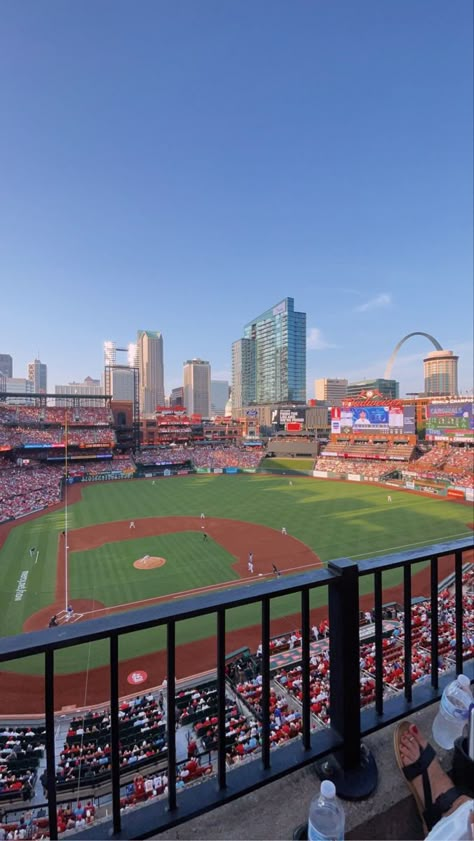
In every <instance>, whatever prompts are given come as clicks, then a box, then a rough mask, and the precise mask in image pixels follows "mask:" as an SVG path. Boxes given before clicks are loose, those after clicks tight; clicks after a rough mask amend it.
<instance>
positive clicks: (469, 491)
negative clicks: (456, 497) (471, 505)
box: [466, 488, 474, 502]
mask: <svg viewBox="0 0 474 841" xmlns="http://www.w3.org/2000/svg"><path fill="white" fill-rule="evenodd" d="M466 501H467V502H474V488H466Z"/></svg>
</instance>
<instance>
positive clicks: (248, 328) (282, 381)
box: [232, 298, 306, 412]
mask: <svg viewBox="0 0 474 841" xmlns="http://www.w3.org/2000/svg"><path fill="white" fill-rule="evenodd" d="M294 306H295V304H294V300H293V298H284V299H283V300H282V301H280V302H279V303H278V304H275V306H273V307H271V308H270V309H268V310H266V312H264V313H262V314H261V315H259V316H257V317H256V318H254V319H252V321H250V322H249V323H248V324H246V325H245V327H244V339H248V340H249V341H250V342H251V343H253V345H254V349H253V351H251V349H250V345H247V346H244V344H243V341H242V340H240V342H234V345H233V349H232V351H233V353H232V395H233V407H235V408H233V412H234V411H236V410H237V397H238V395H239V393H240V397H241V399H242V401H243V405H246V404H247V405H248V403H247V399H246V398H247V395H252V398H253V399H251V400H250V401H249V402H255V403H294V402H296V403H300V402H301V403H304V402H305V401H306V313H304V312H295V308H294ZM252 353H253V355H254V361H253V368H252V361H251V358H252ZM239 359H240V363H239ZM234 375H235V381H234ZM239 378H240V379H241V381H240V384H239ZM253 381H254V382H255V387H254V386H253ZM253 388H254V396H253V394H252V392H253ZM239 408H240V407H239Z"/></svg>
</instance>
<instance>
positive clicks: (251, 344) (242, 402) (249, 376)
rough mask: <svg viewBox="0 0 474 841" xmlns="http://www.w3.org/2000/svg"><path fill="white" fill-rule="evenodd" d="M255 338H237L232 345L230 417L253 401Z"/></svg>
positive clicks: (238, 413)
mask: <svg viewBox="0 0 474 841" xmlns="http://www.w3.org/2000/svg"><path fill="white" fill-rule="evenodd" d="M255 400H256V388H255V340H254V339H237V341H236V342H234V343H233V345H232V417H234V418H239V417H240V416H241V415H242V410H243V408H244V407H245V406H250V405H251V404H252V403H255Z"/></svg>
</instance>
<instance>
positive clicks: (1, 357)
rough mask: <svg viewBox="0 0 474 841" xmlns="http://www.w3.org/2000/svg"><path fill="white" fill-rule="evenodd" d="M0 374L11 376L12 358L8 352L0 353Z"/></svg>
mask: <svg viewBox="0 0 474 841" xmlns="http://www.w3.org/2000/svg"><path fill="white" fill-rule="evenodd" d="M0 374H3V376H4V377H13V359H12V357H11V356H10V354H9V353H0Z"/></svg>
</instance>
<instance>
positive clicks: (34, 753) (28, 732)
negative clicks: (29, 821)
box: [0, 727, 44, 803]
mask: <svg viewBox="0 0 474 841" xmlns="http://www.w3.org/2000/svg"><path fill="white" fill-rule="evenodd" d="M43 741H44V728H43V727H5V728H2V729H1V730H0V803H1V802H2V800H7V799H8V800H9V799H11V798H15V797H21V798H22V799H23V800H30V799H31V798H32V797H33V794H34V788H35V784H36V774H37V768H38V764H39V761H40V759H41V757H42V756H43V752H44V744H43Z"/></svg>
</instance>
